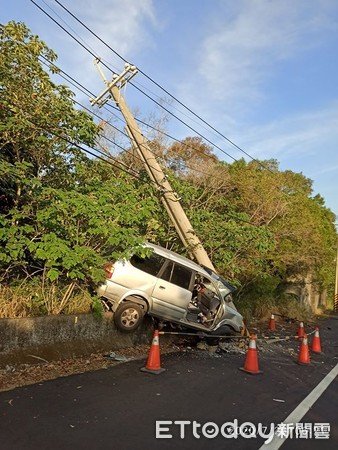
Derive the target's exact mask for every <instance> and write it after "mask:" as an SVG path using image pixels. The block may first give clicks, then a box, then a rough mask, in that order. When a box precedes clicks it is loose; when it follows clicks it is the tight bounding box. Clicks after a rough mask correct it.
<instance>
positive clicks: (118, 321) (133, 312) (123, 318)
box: [114, 302, 144, 333]
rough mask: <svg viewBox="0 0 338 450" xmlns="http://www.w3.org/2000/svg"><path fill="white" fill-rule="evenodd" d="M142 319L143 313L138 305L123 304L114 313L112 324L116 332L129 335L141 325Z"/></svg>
mask: <svg viewBox="0 0 338 450" xmlns="http://www.w3.org/2000/svg"><path fill="white" fill-rule="evenodd" d="M143 317H144V312H143V309H142V308H141V306H140V305H137V304H136V303H134V302H124V303H122V304H121V305H120V306H119V307H118V308H117V310H116V311H115V314H114V323H115V325H116V328H117V329H118V330H120V331H124V332H125V333H131V332H133V331H135V330H136V329H137V328H138V327H139V326H140V325H141V323H142V322H143Z"/></svg>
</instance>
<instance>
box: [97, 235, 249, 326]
mask: <svg viewBox="0 0 338 450" xmlns="http://www.w3.org/2000/svg"><path fill="white" fill-rule="evenodd" d="M145 247H147V248H148V249H150V251H152V252H151V253H150V256H148V257H145V258H142V257H140V256H137V255H134V256H132V257H131V258H130V259H129V260H121V261H117V262H116V263H114V264H112V265H109V266H108V267H107V268H106V274H107V279H106V282H105V283H104V284H102V285H100V286H99V288H98V291H97V293H98V295H99V296H100V297H101V298H102V300H103V302H104V304H105V305H106V306H107V307H109V309H110V310H111V311H113V313H114V322H115V324H116V327H117V328H118V329H119V330H121V331H125V332H132V331H134V330H135V329H136V328H138V327H139V325H140V324H141V322H142V320H143V317H144V315H145V314H149V315H151V316H154V317H156V318H157V319H159V320H160V321H163V322H170V323H171V324H177V325H180V326H181V327H184V328H190V329H195V330H199V331H203V332H206V333H211V334H222V335H223V334H229V333H238V332H240V331H241V330H242V328H243V318H242V316H241V315H240V314H239V312H238V311H237V310H236V308H235V305H234V304H233V302H232V296H231V293H232V292H233V291H234V288H233V287H232V286H231V285H230V284H228V283H227V282H226V281H225V280H224V279H222V278H221V277H220V276H218V275H217V274H216V273H215V272H213V271H212V270H210V269H208V268H206V267H201V266H199V265H198V264H195V263H194V262H193V261H190V260H189V259H187V258H185V257H183V256H180V255H178V254H177V253H175V252H172V251H170V250H167V249H165V248H162V247H160V246H158V245H155V244H150V243H147V244H145Z"/></svg>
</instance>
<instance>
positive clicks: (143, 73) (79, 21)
mask: <svg viewBox="0 0 338 450" xmlns="http://www.w3.org/2000/svg"><path fill="white" fill-rule="evenodd" d="M31 1H32V0H31ZM54 1H55V3H57V4H58V5H59V6H60V7H61V8H63V9H64V10H65V11H66V12H67V13H68V14H69V15H70V16H72V17H73V18H74V19H75V20H76V21H77V22H78V23H80V24H81V25H82V26H83V27H84V28H85V29H86V30H87V31H89V33H91V34H92V35H93V36H94V37H95V38H96V39H98V40H99V41H100V42H101V43H102V44H104V45H105V46H106V47H107V48H108V49H109V50H111V51H112V52H113V53H114V54H115V55H116V56H118V57H119V58H120V59H121V60H122V61H124V62H125V63H127V62H128V61H127V60H126V59H125V58H124V57H123V56H122V55H120V54H119V53H118V52H117V51H116V50H115V49H113V48H112V47H111V46H110V45H109V44H108V43H107V42H106V41H104V40H103V39H102V38H101V37H100V36H99V35H98V34H96V33H95V32H94V31H93V30H92V29H91V28H89V27H88V26H87V25H86V24H85V23H84V22H83V21H81V20H80V19H79V18H78V17H76V16H75V15H74V14H73V13H72V12H71V11H70V10H69V9H68V8H66V7H65V6H64V5H63V4H62V3H61V2H60V1H59V0H54ZM138 70H139V72H140V73H141V74H142V75H143V76H145V77H146V78H147V79H148V80H149V81H151V82H152V83H153V84H155V86H157V87H158V88H160V89H161V90H162V91H163V92H165V93H166V94H167V95H169V96H170V97H171V98H172V99H173V100H175V101H176V102H177V103H178V104H180V105H181V106H183V108H185V109H186V110H187V111H189V112H190V113H191V114H193V115H194V116H195V117H196V118H197V119H199V120H200V121H201V122H203V123H204V124H205V125H207V126H208V127H209V128H210V129H212V130H213V131H214V132H216V133H217V134H218V135H219V136H221V137H222V138H223V139H225V140H226V141H227V142H228V143H229V144H231V145H232V146H234V147H235V148H236V149H237V150H239V151H240V152H242V153H243V154H245V155H246V156H248V157H249V158H250V159H251V160H252V161H255V162H256V163H258V164H259V165H260V166H261V167H263V168H264V169H266V170H269V171H270V172H271V170H270V169H269V168H268V167H266V166H265V165H264V164H262V163H261V162H260V161H258V160H257V159H256V158H254V157H253V156H251V155H250V154H249V153H248V152H246V151H245V150H244V149H243V148H241V147H240V146H239V145H237V144H236V143H235V142H233V141H232V140H231V139H229V138H228V137H227V136H225V135H224V134H223V133H221V132H220V131H218V130H217V129H216V128H215V127H214V126H212V125H211V124H210V123H209V122H207V121H206V120H205V119H203V118H202V117H201V116H200V115H199V114H197V113H195V112H194V111H193V110H192V109H191V108H189V107H188V106H187V105H185V104H184V103H183V102H181V101H180V100H179V99H178V98H177V97H175V96H174V95H173V94H171V93H170V92H169V91H168V90H167V89H165V88H164V87H163V86H162V85H160V84H159V83H157V82H156V81H155V80H154V79H153V78H152V77H150V76H149V75H147V74H146V73H145V72H144V71H143V70H142V69H140V68H139V67H138ZM131 84H133V83H131ZM133 86H134V87H136V86H135V85H134V84H133ZM137 89H139V88H137ZM139 90H140V91H141V92H142V93H143V94H145V93H144V92H143V91H142V90H141V89H139ZM145 95H146V94H145ZM149 98H151V97H149ZM151 100H153V99H152V98H151ZM157 104H158V103H157ZM160 106H161V105H160ZM161 107H163V106H161ZM166 111H167V112H169V113H170V114H172V113H171V112H170V111H168V110H166ZM183 123H184V122H183ZM189 128H190V129H191V130H192V131H194V132H196V131H195V130H193V128H191V127H189ZM225 154H227V153H225ZM227 156H229V155H228V154H227ZM230 157H231V158H232V159H234V158H233V157H232V156H230ZM234 160H235V161H236V159H234Z"/></svg>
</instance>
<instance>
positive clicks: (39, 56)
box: [0, 22, 153, 287]
mask: <svg viewBox="0 0 338 450" xmlns="http://www.w3.org/2000/svg"><path fill="white" fill-rule="evenodd" d="M0 45H1V59H0V79H1V84H0V90H1V108H0V116H1V137H0V149H1V153H0V174H1V177H0V180H1V181H0V201H1V216H0V243H1V253H0V269H1V280H2V282H5V283H8V284H11V285H13V284H15V283H18V282H20V283H22V280H24V279H26V280H27V279H30V280H31V279H33V278H34V279H35V281H36V279H37V278H39V280H40V282H41V283H42V284H44V285H46V283H49V285H51V284H55V286H59V287H60V286H63V285H67V284H69V283H73V282H74V280H76V281H77V283H78V284H79V285H82V286H83V287H85V286H86V285H87V284H88V283H89V282H91V281H98V280H100V279H102V278H103V276H104V272H103V264H104V262H105V261H109V260H111V259H115V258H118V257H121V256H123V255H125V254H126V252H127V251H130V249H131V248H138V247H139V245H140V244H141V243H142V242H143V238H141V236H142V235H143V234H144V233H145V231H146V225H145V224H146V223H147V220H148V218H149V217H151V215H152V214H151V210H152V207H153V201H152V199H151V198H150V197H149V192H148V191H149V186H147V185H144V186H143V185H142V183H141V181H140V180H135V179H134V178H133V177H131V176H129V175H128V174H126V173H123V172H121V171H118V170H117V169H116V168H115V167H114V166H112V165H111V163H110V164H109V162H110V160H109V158H107V161H106V162H100V161H97V160H95V159H89V158H88V157H87V156H86V155H85V153H84V152H83V151H82V148H83V147H85V146H94V145H95V142H96V139H97V135H98V127H97V126H96V124H95V123H94V121H93V119H92V118H91V117H90V116H89V115H88V114H87V113H85V112H83V111H79V110H77V109H76V108H75V107H74V102H73V100H72V97H73V94H72V92H71V91H70V90H69V89H68V88H67V87H65V86H62V85H56V84H55V83H54V82H52V80H51V78H50V74H49V73H48V72H47V71H45V69H44V65H43V62H44V61H46V60H48V61H50V62H53V61H55V59H56V55H55V54H54V53H53V52H52V51H51V50H49V49H48V48H47V46H46V45H45V44H44V43H43V42H42V41H40V40H39V39H38V37H36V36H33V35H32V34H31V33H30V31H29V30H28V29H27V27H26V26H25V25H24V24H18V23H14V22H10V23H9V24H7V25H3V26H1V27H0ZM51 70H52V72H56V71H57V70H56V68H55V67H53V66H52V69H51ZM81 146H82V148H81Z"/></svg>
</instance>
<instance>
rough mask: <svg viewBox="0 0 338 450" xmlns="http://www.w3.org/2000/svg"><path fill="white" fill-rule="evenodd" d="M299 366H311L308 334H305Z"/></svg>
mask: <svg viewBox="0 0 338 450" xmlns="http://www.w3.org/2000/svg"><path fill="white" fill-rule="evenodd" d="M298 364H301V365H306V364H310V352H309V346H308V343H307V336H306V334H304V336H303V340H302V343H301V344H300V349H299V355H298Z"/></svg>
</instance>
